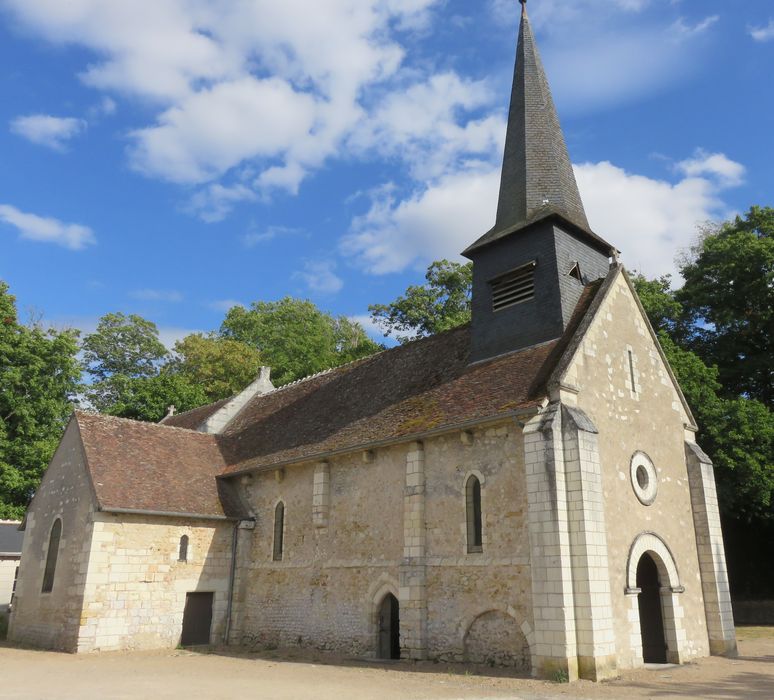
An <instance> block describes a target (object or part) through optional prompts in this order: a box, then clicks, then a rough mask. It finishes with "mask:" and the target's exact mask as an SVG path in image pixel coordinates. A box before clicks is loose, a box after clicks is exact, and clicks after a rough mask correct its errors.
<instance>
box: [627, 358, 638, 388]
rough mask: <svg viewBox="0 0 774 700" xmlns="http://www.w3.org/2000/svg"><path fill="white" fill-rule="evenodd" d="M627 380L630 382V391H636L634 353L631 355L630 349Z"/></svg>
mask: <svg viewBox="0 0 774 700" xmlns="http://www.w3.org/2000/svg"><path fill="white" fill-rule="evenodd" d="M628 352H629V381H631V383H632V393H633V394H636V393H637V384H636V383H635V380H634V355H632V351H631V350H629V351H628Z"/></svg>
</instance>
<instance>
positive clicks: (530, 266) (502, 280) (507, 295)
mask: <svg viewBox="0 0 774 700" xmlns="http://www.w3.org/2000/svg"><path fill="white" fill-rule="evenodd" d="M536 264H537V263H536V262H535V261H534V260H533V261H532V262H531V263H527V264H526V265H522V266H521V267H518V268H516V269H515V270H512V271H511V272H508V273H507V274H505V275H502V276H501V277H498V278H496V279H494V280H492V281H491V282H490V284H491V285H492V310H493V311H499V310H500V309H505V308H507V307H509V306H515V305H516V304H521V303H522V302H524V301H529V300H530V299H534V298H535V265H536Z"/></svg>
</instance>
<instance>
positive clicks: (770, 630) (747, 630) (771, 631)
mask: <svg viewBox="0 0 774 700" xmlns="http://www.w3.org/2000/svg"><path fill="white" fill-rule="evenodd" d="M736 638H737V639H738V640H741V641H743V642H746V641H749V640H751V639H774V627H737V628H736Z"/></svg>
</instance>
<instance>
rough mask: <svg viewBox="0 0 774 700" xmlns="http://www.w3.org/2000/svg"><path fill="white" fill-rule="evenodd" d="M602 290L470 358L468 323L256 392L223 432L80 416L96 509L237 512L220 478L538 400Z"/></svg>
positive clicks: (491, 415) (506, 411)
mask: <svg viewBox="0 0 774 700" xmlns="http://www.w3.org/2000/svg"><path fill="white" fill-rule="evenodd" d="M611 274H612V273H611ZM601 287H602V282H601V281H599V282H595V283H593V284H591V285H588V286H587V287H586V289H585V291H584V293H583V295H582V296H581V299H580V301H579V302H578V305H577V308H576V311H575V314H574V316H573V318H572V319H571V321H570V324H569V326H568V328H567V331H566V332H565V334H564V336H563V337H562V338H559V339H557V340H554V341H551V342H548V343H543V344H541V345H536V346H533V347H530V348H526V349H523V350H519V351H516V352H512V353H508V354H506V355H502V356H500V357H496V358H494V359H491V360H487V361H484V362H479V363H475V364H472V365H471V364H469V363H468V359H469V348H470V328H469V326H467V325H466V326H462V327H460V328H455V329H453V330H451V331H447V332H445V333H439V334H438V335H435V336H432V337H429V338H424V339H422V340H418V341H415V342H412V343H408V344H407V345H403V346H400V347H397V348H393V349H391V350H386V351H384V352H381V353H378V354H376V355H373V356H371V357H368V358H365V359H362V360H358V361H356V362H352V363H350V364H348V365H344V366H343V367H338V368H336V369H333V370H330V371H328V372H323V373H321V374H318V375H315V376H313V377H310V378H308V379H304V380H301V381H299V382H296V383H294V384H290V385H288V386H286V387H281V388H279V389H276V390H274V391H272V392H269V393H266V394H262V395H257V396H255V397H254V398H253V399H252V400H251V401H249V402H248V403H247V405H246V406H245V407H244V408H243V409H242V410H241V411H240V412H239V413H238V414H237V416H236V417H235V418H234V419H233V420H232V421H231V423H229V425H228V427H227V428H226V431H225V433H223V434H222V435H217V436H216V435H207V434H205V433H199V432H196V431H194V430H189V429H184V428H181V427H177V426H173V425H171V424H170V422H165V423H164V424H155V423H141V422H137V421H131V420H126V419H121V418H113V417H109V416H99V415H95V414H90V413H81V412H78V413H76V420H77V422H78V427H79V429H80V432H81V437H82V440H83V444H84V449H85V454H86V458H87V463H88V469H89V471H90V474H91V478H92V481H93V483H94V489H95V492H96V496H97V500H98V503H99V505H100V507H101V508H102V509H103V510H111V509H120V510H136V511H149V512H150V511H152V512H163V513H179V514H187V515H192V514H198V515H204V516H224V515H225V516H228V517H243V516H244V515H245V514H244V513H243V512H242V509H243V505H242V503H241V501H240V499H239V497H238V495H237V494H236V493H235V491H234V490H233V485H232V484H231V483H230V480H224V479H216V477H217V476H228V475H232V474H235V473H239V472H242V471H246V470H252V469H262V468H264V469H271V468H276V467H277V466H278V465H285V464H292V463H298V462H303V461H310V460H313V459H317V458H321V457H322V456H323V455H330V454H332V453H341V452H346V451H350V450H352V451H354V450H359V449H366V448H368V447H369V446H372V445H375V444H387V443H390V442H400V441H401V440H410V439H414V438H418V437H419V436H420V435H422V434H427V433H433V432H436V431H437V432H441V431H443V430H444V429H450V430H451V429H455V428H457V427H460V426H464V425H466V424H471V423H475V422H477V421H478V422H482V421H487V420H490V419H492V420H495V419H500V418H505V417H507V416H509V415H513V414H514V413H517V412H519V411H522V410H528V409H531V408H536V407H537V406H539V405H540V404H541V403H542V402H543V400H544V398H545V383H546V382H547V380H548V378H549V376H550V375H551V372H552V370H553V369H554V368H555V367H556V365H557V363H558V362H559V361H560V359H561V357H562V355H563V354H564V352H565V350H566V349H567V348H568V347H570V340H571V339H572V337H573V335H574V334H575V332H576V330H577V328H578V327H579V325H580V323H581V321H582V320H583V318H584V317H585V315H586V314H587V313H588V310H589V309H590V307H591V304H592V302H593V300H594V298H595V296H596V295H597V293H598V291H599V289H600V288H601ZM204 408H205V409H206V410H207V411H209V412H210V414H211V413H212V412H213V411H214V410H215V409H213V408H212V407H211V406H208V407H204ZM197 410H198V409H197ZM193 414H195V412H194V411H191V412H189V413H188V414H183V415H182V416H176V417H175V418H185V419H186V421H187V422H188V424H190V425H193V424H196V425H199V424H200V422H201V420H204V417H201V416H202V415H203V414H199V415H196V416H195V418H193V419H192V420H189V419H191V416H192V415H193ZM205 417H206V416H205ZM200 418H201V420H200Z"/></svg>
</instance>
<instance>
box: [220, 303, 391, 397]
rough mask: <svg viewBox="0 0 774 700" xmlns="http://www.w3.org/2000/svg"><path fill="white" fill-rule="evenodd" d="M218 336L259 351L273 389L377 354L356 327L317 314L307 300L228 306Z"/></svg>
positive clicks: (378, 346)
mask: <svg viewBox="0 0 774 700" xmlns="http://www.w3.org/2000/svg"><path fill="white" fill-rule="evenodd" d="M220 331H221V335H222V336H224V337H225V338H230V339H233V340H239V341H241V342H243V343H245V344H247V345H250V346H251V347H253V348H255V349H256V350H258V352H260V355H261V357H262V358H263V361H264V364H266V365H268V366H270V367H271V369H272V381H273V382H274V384H275V385H276V386H279V385H282V384H287V383H288V382H292V381H294V380H296V379H301V378H302V377H306V376H309V375H310V374H314V373H316V372H320V371H322V370H325V369H329V368H331V367H337V366H339V365H341V364H344V363H345V362H350V361H351V360H356V359H358V358H360V357H366V356H368V355H372V354H373V353H374V352H377V351H379V350H381V349H382V347H381V346H380V345H378V344H377V343H375V342H374V341H372V340H371V339H370V338H369V337H368V336H367V335H366V333H365V331H364V330H363V328H362V326H360V324H358V323H355V322H353V321H350V320H349V319H347V318H346V317H344V316H339V317H338V318H336V317H333V316H331V315H330V314H326V313H325V312H323V311H320V309H318V308H317V307H316V306H315V305H314V304H313V303H312V302H311V301H302V300H300V299H293V298H291V297H285V298H284V299H281V300H280V301H271V302H266V301H257V302H253V303H252V304H251V305H250V308H249V309H246V308H244V307H242V306H235V307H233V308H232V309H231V310H230V311H229V312H228V314H226V318H225V320H224V321H223V324H222V325H221V329H220Z"/></svg>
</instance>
